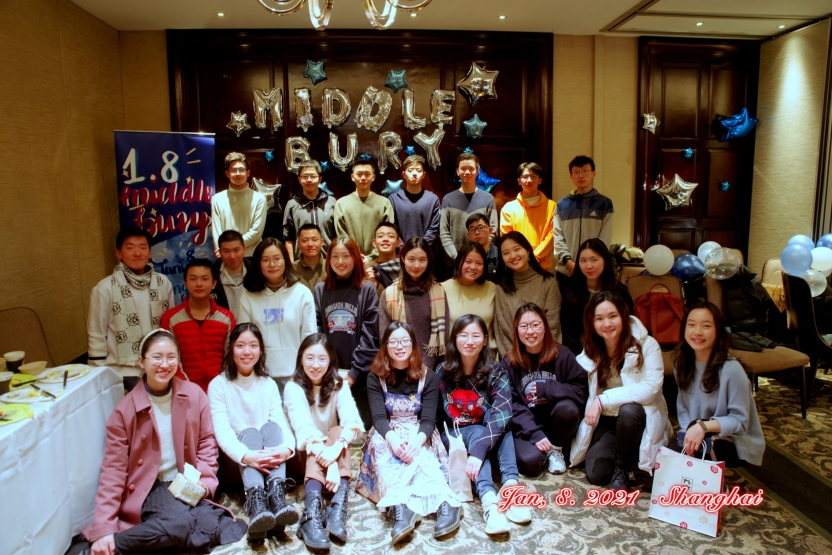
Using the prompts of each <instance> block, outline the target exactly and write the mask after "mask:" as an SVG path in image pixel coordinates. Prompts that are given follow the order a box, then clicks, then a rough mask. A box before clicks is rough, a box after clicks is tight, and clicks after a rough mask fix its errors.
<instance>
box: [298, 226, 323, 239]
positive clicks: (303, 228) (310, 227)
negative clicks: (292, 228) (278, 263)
mask: <svg viewBox="0 0 832 555" xmlns="http://www.w3.org/2000/svg"><path fill="white" fill-rule="evenodd" d="M310 229H314V230H315V231H317V232H318V235H320V236H321V238H323V236H324V234H323V233H321V228H319V227H318V226H316V225H315V224H313V223H305V224H303V225H302V226H300V229H298V239H300V234H301V233H303V232H304V231H309V230H310Z"/></svg>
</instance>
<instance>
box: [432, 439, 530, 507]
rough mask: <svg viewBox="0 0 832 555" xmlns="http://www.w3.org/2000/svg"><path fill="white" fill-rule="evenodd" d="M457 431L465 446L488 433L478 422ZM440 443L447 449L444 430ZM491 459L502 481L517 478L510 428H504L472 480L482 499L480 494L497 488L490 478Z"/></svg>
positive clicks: (494, 490)
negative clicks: (503, 431) (504, 430)
mask: <svg viewBox="0 0 832 555" xmlns="http://www.w3.org/2000/svg"><path fill="white" fill-rule="evenodd" d="M443 429H444V427H443ZM449 429H450V428H449ZM459 431H460V434H461V435H462V441H463V443H464V444H465V447H469V446H470V445H471V444H472V443H474V442H476V441H477V440H478V439H480V438H481V437H483V436H485V435H487V434H488V428H486V427H485V426H481V425H479V424H471V425H469V426H464V427H462V428H460V429H459ZM451 433H452V434H453V433H454V432H453V430H451ZM483 441H487V440H483ZM442 443H444V444H445V448H446V449H447V448H448V445H449V442H448V437H447V436H446V435H445V433H444V432H443V433H442ZM492 459H494V462H496V463H497V468H498V469H499V470H500V477H501V479H502V481H503V482H506V481H507V480H517V479H518V476H519V472H518V471H517V457H516V456H515V454H514V438H513V437H512V435H511V430H506V432H505V433H504V434H503V437H501V438H500V440H499V441H498V442H497V448H496V449H491V452H490V453H488V455H487V456H486V457H485V460H484V461H482V467H480V473H479V474H478V475H477V479H476V480H475V482H474V489H476V490H477V496H479V498H480V499H482V496H483V495H485V494H486V493H488V492H489V491H493V492H494V493H497V488H495V487H494V480H493V479H492V478H491V462H492Z"/></svg>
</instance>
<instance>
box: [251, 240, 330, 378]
mask: <svg viewBox="0 0 832 555" xmlns="http://www.w3.org/2000/svg"><path fill="white" fill-rule="evenodd" d="M251 258H252V261H251V268H250V269H249V271H248V273H246V277H245V278H244V280H243V286H244V287H245V289H246V290H245V291H243V295H242V297H240V318H239V322H238V323H241V324H242V323H248V322H251V323H253V324H255V325H256V326H257V328H258V329H259V330H260V331H261V333H262V334H263V343H264V345H265V349H266V351H265V352H266V354H267V355H268V356H267V357H266V360H267V363H266V370H267V371H268V372H269V375H270V376H271V377H272V378H273V379H274V380H275V381H276V382H277V386H278V389H279V390H280V392H281V393H282V392H283V388H284V387H285V386H286V383H287V382H288V381H289V380H290V379H291V377H292V374H294V372H295V368H294V362H293V361H294V360H295V357H296V356H297V354H298V347H300V342H301V341H303V338H304V337H306V336H307V335H309V334H310V333H315V332H316V331H318V329H317V325H316V322H315V301H314V300H313V299H312V292H311V291H310V290H309V288H308V287H306V286H305V285H303V284H302V283H301V282H300V279H299V278H298V274H297V272H295V269H294V268H293V267H292V264H290V263H289V253H288V252H286V246H285V245H284V244H283V243H282V242H281V241H278V240H277V239H274V238H273V237H267V238H266V239H263V240H262V241H261V242H260V244H259V245H257V248H256V249H254V254H253V255H252V257H251Z"/></svg>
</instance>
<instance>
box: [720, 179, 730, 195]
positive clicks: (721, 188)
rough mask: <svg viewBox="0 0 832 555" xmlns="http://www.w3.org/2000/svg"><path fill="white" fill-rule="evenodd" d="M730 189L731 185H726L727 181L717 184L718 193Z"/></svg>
mask: <svg viewBox="0 0 832 555" xmlns="http://www.w3.org/2000/svg"><path fill="white" fill-rule="evenodd" d="M730 188H731V184H730V183H728V182H727V181H723V182H722V183H720V184H719V190H720V191H723V192H724V191H727V190H728V189H730Z"/></svg>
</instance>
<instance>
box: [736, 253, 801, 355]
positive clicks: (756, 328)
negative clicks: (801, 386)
mask: <svg viewBox="0 0 832 555" xmlns="http://www.w3.org/2000/svg"><path fill="white" fill-rule="evenodd" d="M722 288H723V292H724V294H725V318H726V319H727V320H728V326H729V327H730V328H731V331H732V332H734V334H735V338H736V336H737V335H739V336H741V337H744V338H745V339H747V340H748V341H750V342H752V343H755V344H758V345H761V346H769V343H771V342H774V344H771V345H770V346H771V347H774V346H776V344H778V343H779V344H784V345H790V344H792V343H793V341H794V338H793V337H792V335H791V332H790V331H789V329H788V326H787V325H786V315H785V313H782V312H780V310H779V309H778V308H777V305H775V304H774V301H772V300H771V297H770V296H769V294H768V292H767V291H766V289H765V287H763V284H762V283H761V281H760V278H758V277H757V274H754V273H752V272H751V271H750V270H749V269H748V268H747V267H745V266H743V265H740V269H739V271H738V272H737V273H736V274H735V275H734V276H732V277H730V278H728V279H726V280H724V281H723V282H722ZM757 335H759V336H762V337H761V338H759V339H756V338H755V336H757ZM763 338H765V339H768V340H769V341H765V339H763ZM734 343H735V344H734V347H735V348H737V349H744V350H755V351H756V350H759V349H758V348H745V347H744V346H743V345H742V344H740V343H738V342H737V341H735V342H734Z"/></svg>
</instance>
